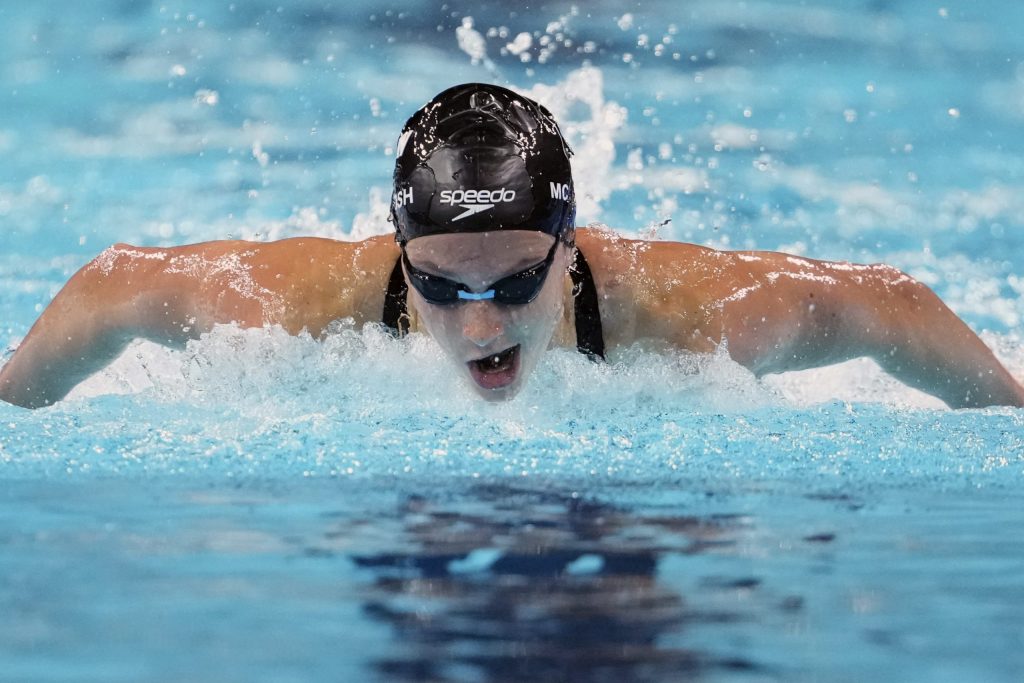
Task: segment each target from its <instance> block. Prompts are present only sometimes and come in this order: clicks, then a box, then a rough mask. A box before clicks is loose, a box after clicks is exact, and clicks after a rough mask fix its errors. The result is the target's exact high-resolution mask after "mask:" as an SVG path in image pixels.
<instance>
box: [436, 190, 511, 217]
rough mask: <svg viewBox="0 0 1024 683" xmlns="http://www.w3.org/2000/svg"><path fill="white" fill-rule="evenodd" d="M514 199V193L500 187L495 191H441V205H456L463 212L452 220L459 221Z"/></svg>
mask: <svg viewBox="0 0 1024 683" xmlns="http://www.w3.org/2000/svg"><path fill="white" fill-rule="evenodd" d="M515 198H516V191H515V190H509V189H508V188H505V187H502V188H499V189H497V190H441V203H442V204H448V205H449V206H454V205H456V204H458V205H459V206H461V207H462V208H463V209H465V211H463V212H462V213H460V214H459V215H458V216H455V217H454V218H452V221H453V222H454V221H457V220H461V219H463V218H466V217H467V216H472V215H473V214H476V213H480V212H481V211H486V210H487V209H493V208H494V205H495V204H497V203H499V202H511V201H513V200H514V199H515Z"/></svg>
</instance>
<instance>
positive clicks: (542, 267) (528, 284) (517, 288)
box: [402, 240, 559, 306]
mask: <svg viewBox="0 0 1024 683" xmlns="http://www.w3.org/2000/svg"><path fill="white" fill-rule="evenodd" d="M558 244H559V241H558V240H555V243H554V244H552V245H551V251H549V252H548V255H547V257H545V259H544V260H543V261H541V262H540V263H538V264H537V265H535V266H530V267H529V268H527V269H526V270H521V271H519V272H518V273H514V274H512V275H509V276H508V277H503V278H502V279H500V280H498V281H497V282H495V283H494V284H492V285H491V286H490V288H489V289H487V291H484V292H471V291H469V288H468V287H466V285H464V284H462V283H461V282H456V281H454V280H449V279H448V278H446V277H442V276H440V275H432V274H430V273H425V272H423V271H422V270H420V269H419V268H416V267H415V266H414V265H412V264H411V263H409V257H408V256H407V255H406V253H405V247H402V262H403V263H404V264H405V272H406V273H408V274H409V282H410V284H412V286H413V287H415V288H416V291H417V292H419V293H420V295H421V296H422V297H423V298H424V299H426V300H427V302H428V303H432V304H436V305H439V306H445V305H449V304H454V303H458V302H459V301H483V300H493V301H496V302H497V303H499V304H513V305H520V304H528V303H530V302H531V301H533V300H534V299H536V298H537V295H538V294H540V288H541V287H543V286H544V279H545V278H546V277H547V275H548V270H550V269H551V263H552V262H553V261H554V260H555V249H557V248H558Z"/></svg>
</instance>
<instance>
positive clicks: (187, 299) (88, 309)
mask: <svg viewBox="0 0 1024 683" xmlns="http://www.w3.org/2000/svg"><path fill="white" fill-rule="evenodd" d="M158 252H160V250H146V249H137V248H134V247H128V246H127V245H116V246H115V247H112V248H111V249H108V250H107V251H105V252H103V254H101V255H100V256H98V257H97V258H96V259H94V260H93V261H91V262H90V263H88V264H87V265H86V266H84V267H83V268H82V269H81V270H79V271H78V272H77V273H75V275H74V276H72V277H71V279H70V280H69V281H68V282H67V284H66V285H64V287H63V289H61V290H60V292H59V293H58V294H57V296H56V297H55V298H54V299H53V301H52V302H51V303H50V304H49V306H47V307H46V310H44V311H43V313H42V315H41V316H40V317H39V319H38V320H37V321H36V323H35V324H34V325H33V326H32V329H31V330H30V331H29V333H28V335H27V336H26V337H25V339H24V340H23V341H22V342H21V344H20V346H19V347H18V349H17V351H16V352H15V353H14V355H13V356H12V357H11V359H10V360H9V361H8V362H7V364H6V365H4V366H3V367H2V368H0V399H2V400H4V401H7V402H8V403H13V404H15V405H19V406H24V407H26V408H39V407H42V406H47V405H51V404H53V403H55V402H56V401H59V400H60V399H62V398H64V397H65V396H66V395H67V394H68V392H69V391H71V389H72V388H74V387H75V385H77V384H78V383H79V382H81V381H82V380H84V379H85V378H87V377H88V376H90V375H92V374H93V373H95V372H97V371H99V370H102V369H103V368H104V367H106V366H107V365H108V364H110V362H111V361H113V360H114V359H115V358H117V356H118V355H119V354H120V353H121V352H122V351H123V350H124V348H125V346H127V344H128V343H129V342H130V341H132V340H133V339H135V338H139V337H142V338H146V339H150V340H152V341H156V342H159V343H162V344H166V345H169V346H177V347H180V346H182V345H184V343H185V342H186V341H187V340H188V339H190V338H193V337H195V336H197V335H198V334H199V333H200V332H202V331H203V329H204V328H207V327H208V326H209V321H208V320H203V319H201V318H202V316H199V315H197V313H198V310H197V308H198V307H197V305H196V303H197V301H196V289H197V287H196V285H197V284H198V283H196V282H194V281H193V284H192V285H191V286H189V284H188V283H187V282H186V281H184V280H183V279H182V278H178V279H177V280H178V281H177V282H175V281H174V278H171V277H169V275H168V274H167V273H166V272H165V270H166V269H164V268H163V267H162V265H161V261H160V260H159V259H158V258H156V257H154V256H153V254H155V253H158ZM163 253H166V250H163ZM133 256H134V258H133ZM147 256H148V258H147Z"/></svg>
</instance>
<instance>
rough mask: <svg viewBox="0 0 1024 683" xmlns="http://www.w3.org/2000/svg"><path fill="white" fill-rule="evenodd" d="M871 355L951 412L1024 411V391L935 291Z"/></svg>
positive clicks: (884, 336) (893, 328)
mask: <svg viewBox="0 0 1024 683" xmlns="http://www.w3.org/2000/svg"><path fill="white" fill-rule="evenodd" d="M920 298H921V299H922V300H923V301H922V304H921V306H920V307H912V308H911V309H910V310H908V311H906V315H905V316H904V318H903V319H902V320H901V321H899V322H898V323H897V324H895V325H893V327H892V328H891V331H890V332H889V333H888V334H884V335H882V338H881V339H878V340H877V342H876V343H875V344H874V346H875V348H874V352H873V353H872V354H871V355H872V356H873V357H874V358H875V360H877V361H878V363H879V365H881V366H882V368H883V369H885V371H886V372H888V373H889V374H891V375H893V376H894V377H896V378H897V379H899V380H901V381H902V382H905V383H906V384H909V385H910V386H913V387H915V388H917V389H921V390H922V391H926V392H928V393H930V394H932V395H934V396H938V397H939V398H941V399H942V400H943V401H945V402H946V403H947V404H948V405H949V406H950V407H951V408H980V407H984V406H992V405H1007V406H1016V407H1021V406H1024V388H1022V387H1021V385H1020V383H1018V382H1017V380H1016V379H1014V378H1013V376H1011V375H1010V373H1009V372H1008V371H1007V370H1006V368H1005V367H1003V365H1002V363H1000V362H999V360H998V359H997V358H996V357H995V354H993V353H992V350H991V349H989V348H988V347H987V346H986V345H985V343H984V342H983V341H982V340H981V339H980V338H978V336H977V335H976V334H975V333H974V332H973V331H972V330H971V329H970V328H969V327H968V326H967V324H966V323H964V322H963V321H962V320H960V319H959V318H958V317H957V316H956V314H954V313H953V312H952V311H951V310H949V308H947V307H946V305H945V304H943V303H942V302H941V301H940V300H939V299H938V297H936V296H935V295H934V294H932V293H931V292H930V291H929V292H927V294H922V295H921V297H920Z"/></svg>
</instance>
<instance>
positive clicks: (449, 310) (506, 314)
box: [405, 230, 570, 401]
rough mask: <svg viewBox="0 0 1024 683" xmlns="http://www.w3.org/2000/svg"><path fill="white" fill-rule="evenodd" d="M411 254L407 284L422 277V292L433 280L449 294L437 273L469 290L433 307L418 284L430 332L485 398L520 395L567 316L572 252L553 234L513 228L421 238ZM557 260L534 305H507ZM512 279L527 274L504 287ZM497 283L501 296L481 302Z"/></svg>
mask: <svg viewBox="0 0 1024 683" xmlns="http://www.w3.org/2000/svg"><path fill="white" fill-rule="evenodd" d="M553 247H554V251H552V248H553ZM406 254H407V256H408V264H407V266H406V267H405V269H406V280H407V281H410V279H411V278H417V277H418V278H419V279H420V283H419V284H420V285H421V287H423V286H424V285H423V280H424V279H425V280H427V283H426V284H427V285H432V284H433V285H438V286H440V288H441V289H442V290H443V289H444V287H445V285H446V284H448V283H444V282H442V281H436V282H432V281H430V278H431V276H437V277H440V278H444V279H446V280H449V281H451V282H453V283H458V284H460V285H464V288H465V289H468V290H469V291H468V292H463V293H462V294H460V295H459V297H460V298H458V299H457V300H456V301H454V302H453V303H449V304H439V303H431V302H430V301H428V299H427V298H425V297H424V295H423V294H421V293H420V291H419V290H418V289H417V287H416V286H415V285H416V284H417V283H416V282H410V285H411V286H410V287H409V297H410V300H411V301H412V304H413V306H415V308H416V311H417V312H418V313H419V318H420V321H421V322H422V323H423V325H424V327H425V328H426V329H427V331H428V332H429V333H430V335H431V336H432V337H434V339H436V340H437V342H438V344H440V345H441V348H443V349H444V350H445V352H446V353H447V354H448V357H449V358H451V359H452V360H453V361H455V364H456V366H457V367H458V368H459V370H460V372H462V373H463V375H464V376H465V377H467V378H468V379H469V381H470V382H471V384H472V386H473V388H474V389H475V390H476V392H477V393H478V394H480V396H482V397H483V398H485V399H487V400H490V401H500V400H504V399H508V398H511V397H512V396H514V395H515V394H516V393H517V392H518V391H519V390H520V389H521V388H522V386H523V384H524V382H525V379H526V377H527V375H529V374H530V372H531V371H532V370H533V368H534V367H536V365H537V362H538V361H539V360H540V357H541V355H542V354H543V353H544V351H545V350H546V349H547V347H548V344H549V343H550V341H551V337H552V335H553V334H554V331H555V327H556V326H557V325H558V321H559V319H560V318H561V315H562V305H563V296H564V289H563V288H564V279H565V271H566V269H567V268H568V266H569V258H570V250H569V248H568V247H566V246H565V245H563V244H558V246H557V247H555V238H554V237H552V236H551V235H546V234H544V233H540V232H534V231H527V230H507V231H495V232H482V233H461V234H448V235H428V236H425V237H419V238H416V239H414V240H411V241H409V243H408V244H407V245H406ZM549 255H551V266H550V268H549V269H548V270H547V275H546V277H545V278H544V281H543V285H541V287H540V290H539V291H538V292H537V295H536V297H535V298H534V299H533V300H532V301H530V302H529V303H522V304H514V303H501V301H500V300H501V299H502V297H503V295H505V296H507V295H508V294H517V293H520V292H521V291H523V290H524V289H525V291H529V290H530V289H531V288H530V287H529V280H530V277H531V276H534V275H536V273H537V272H538V271H534V270H533V268H534V267H535V266H541V265H542V264H543V263H544V261H545V259H546V258H547V257H548V256H549ZM408 266H411V267H412V269H413V271H414V272H413V274H412V275H410V272H409V270H410V269H409V267H408ZM417 272H418V273H419V275H416V273H417ZM509 276H519V277H514V278H510V279H509V280H507V281H506V282H505V283H502V282H501V281H502V280H503V279H505V278H509ZM496 283H498V287H497V289H498V290H499V291H498V292H496V294H495V297H494V298H473V297H474V295H477V296H480V295H482V296H486V297H490V296H491V294H490V293H489V291H488V290H491V289H492V286H493V285H495V284H496ZM503 285H505V286H503ZM521 286H525V287H521ZM517 287H518V288H520V289H519V290H518V291H517ZM449 291H450V288H449ZM442 293H443V292H442ZM429 294H430V292H429V291H428V296H429ZM467 297H469V298H467Z"/></svg>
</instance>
